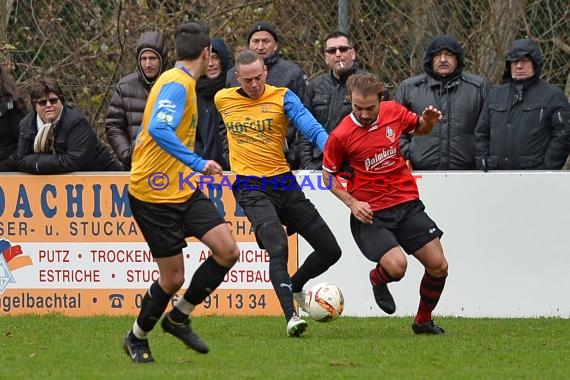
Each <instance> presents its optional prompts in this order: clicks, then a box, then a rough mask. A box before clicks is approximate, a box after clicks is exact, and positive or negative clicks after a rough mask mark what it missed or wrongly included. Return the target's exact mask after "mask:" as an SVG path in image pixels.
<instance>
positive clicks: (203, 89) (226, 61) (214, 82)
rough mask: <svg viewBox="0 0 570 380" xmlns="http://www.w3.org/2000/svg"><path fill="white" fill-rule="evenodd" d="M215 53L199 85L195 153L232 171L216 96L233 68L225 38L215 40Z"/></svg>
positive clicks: (197, 84) (197, 87)
mask: <svg viewBox="0 0 570 380" xmlns="http://www.w3.org/2000/svg"><path fill="white" fill-rule="evenodd" d="M211 43H212V53H211V54H210V62H209V63H208V69H207V70H206V74H205V75H202V76H201V77H200V78H198V81H197V82H196V94H197V95H198V128H197V130H196V148H195V153H196V154H198V155H200V156H202V158H204V159H205V160H214V161H216V162H217V163H218V164H220V166H221V167H222V169H223V170H230V165H229V164H228V161H227V157H225V155H224V146H223V141H222V138H221V136H220V134H219V131H218V127H219V126H220V123H222V117H221V116H220V114H219V112H218V110H217V109H216V105H215V104H214V95H216V93H217V92H218V91H219V90H221V89H222V88H225V84H226V74H227V72H228V69H229V67H230V53H229V51H228V48H227V46H226V44H225V42H224V40H222V39H221V38H212V40H211Z"/></svg>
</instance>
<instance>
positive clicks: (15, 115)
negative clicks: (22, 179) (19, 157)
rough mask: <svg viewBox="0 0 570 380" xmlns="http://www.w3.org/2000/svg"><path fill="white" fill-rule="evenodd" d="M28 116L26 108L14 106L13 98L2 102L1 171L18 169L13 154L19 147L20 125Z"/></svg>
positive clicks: (0, 120)
mask: <svg viewBox="0 0 570 380" xmlns="http://www.w3.org/2000/svg"><path fill="white" fill-rule="evenodd" d="M25 116H26V110H25V109H24V108H17V107H14V102H13V101H12V100H6V101H4V102H1V103H0V172H11V171H17V170H18V165H17V164H16V162H15V161H14V159H13V157H11V156H12V155H13V154H15V153H16V149H17V148H18V137H19V132H18V126H19V124H20V121H21V120H22V119H23V118H24V117H25Z"/></svg>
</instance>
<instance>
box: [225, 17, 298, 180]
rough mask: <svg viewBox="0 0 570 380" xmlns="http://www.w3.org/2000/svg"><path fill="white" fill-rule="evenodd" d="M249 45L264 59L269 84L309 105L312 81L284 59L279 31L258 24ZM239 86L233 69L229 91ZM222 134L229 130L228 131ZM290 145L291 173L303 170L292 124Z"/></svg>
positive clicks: (263, 23) (265, 24)
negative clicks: (284, 88) (288, 91)
mask: <svg viewBox="0 0 570 380" xmlns="http://www.w3.org/2000/svg"><path fill="white" fill-rule="evenodd" d="M247 43H248V44H249V48H250V49H251V50H254V51H256V52H257V53H258V54H259V55H260V56H261V57H263V62H264V63H265V66H266V67H267V84H270V85H272V86H277V87H287V88H288V89H290V90H291V91H293V92H294V93H295V94H296V95H297V96H298V97H299V98H300V99H301V101H302V102H303V103H304V104H306V95H307V85H308V84H309V78H308V77H307V75H306V74H305V72H304V71H303V69H301V67H299V65H297V64H296V63H293V62H291V61H289V60H287V59H285V58H283V57H281V55H280V54H279V53H278V49H279V37H278V35H277V31H276V30H275V28H274V27H273V26H272V25H270V24H268V23H266V22H265V21H259V22H256V23H255V24H253V26H252V27H251V28H250V30H249V32H248V34H247ZM236 86H237V87H239V83H238V81H237V79H236V73H235V68H233V67H232V68H231V69H230V70H228V75H227V80H226V87H236ZM222 130H225V128H224V129H222ZM286 145H287V147H286V148H287V152H286V153H287V161H288V162H289V165H290V166H291V169H293V170H295V169H299V168H300V163H299V153H298V149H297V148H298V147H297V145H298V142H297V129H296V128H295V127H294V126H293V125H292V124H289V127H288V128H287V144H286Z"/></svg>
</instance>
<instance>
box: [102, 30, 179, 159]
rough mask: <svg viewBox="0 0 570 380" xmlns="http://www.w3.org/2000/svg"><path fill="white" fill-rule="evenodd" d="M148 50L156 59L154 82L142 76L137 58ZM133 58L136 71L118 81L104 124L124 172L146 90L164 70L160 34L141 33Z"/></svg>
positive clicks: (141, 112) (141, 111)
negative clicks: (154, 54)
mask: <svg viewBox="0 0 570 380" xmlns="http://www.w3.org/2000/svg"><path fill="white" fill-rule="evenodd" d="M148 50H150V51H153V52H155V53H156V54H157V55H158V57H159V59H160V69H159V73H158V75H157V76H156V77H154V78H147V77H146V76H145V75H144V72H143V70H142V67H141V63H140V56H141V54H142V53H143V52H144V51H148ZM136 57H137V69H136V71H135V72H133V73H131V74H129V75H127V76H125V77H123V78H121V80H120V81H119V83H118V84H117V86H116V87H115V91H114V93H113V96H112V98H111V102H110V103H109V110H108V112H107V120H106V121H105V134H106V135H107V140H108V141H109V144H110V145H111V147H112V148H113V151H114V152H115V155H116V156H117V158H118V159H119V161H121V162H122V163H123V165H125V167H126V168H127V169H128V168H130V166H131V154H132V150H133V147H134V142H135V138H136V136H137V132H138V130H139V128H140V125H141V123H142V117H143V112H144V107H145V105H146V99H147V97H148V94H149V92H150V88H151V86H152V84H153V83H154V82H155V81H156V79H157V78H158V77H159V76H160V74H162V72H164V70H165V69H166V66H167V61H168V51H167V49H166V43H165V41H164V38H163V36H162V34H161V33H159V32H145V33H143V34H142V35H141V36H140V38H139V40H138V42H137V48H136Z"/></svg>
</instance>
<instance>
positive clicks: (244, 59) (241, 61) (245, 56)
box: [234, 48, 265, 71]
mask: <svg viewBox="0 0 570 380" xmlns="http://www.w3.org/2000/svg"><path fill="white" fill-rule="evenodd" d="M234 61H235V65H234V66H235V69H236V71H237V70H238V68H239V66H241V65H249V64H250V63H253V62H255V61H259V62H261V64H262V65H264V64H265V63H264V62H263V57H262V56H260V55H259V53H258V52H256V51H255V50H251V49H246V48H238V49H236V53H235V56H234Z"/></svg>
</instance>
